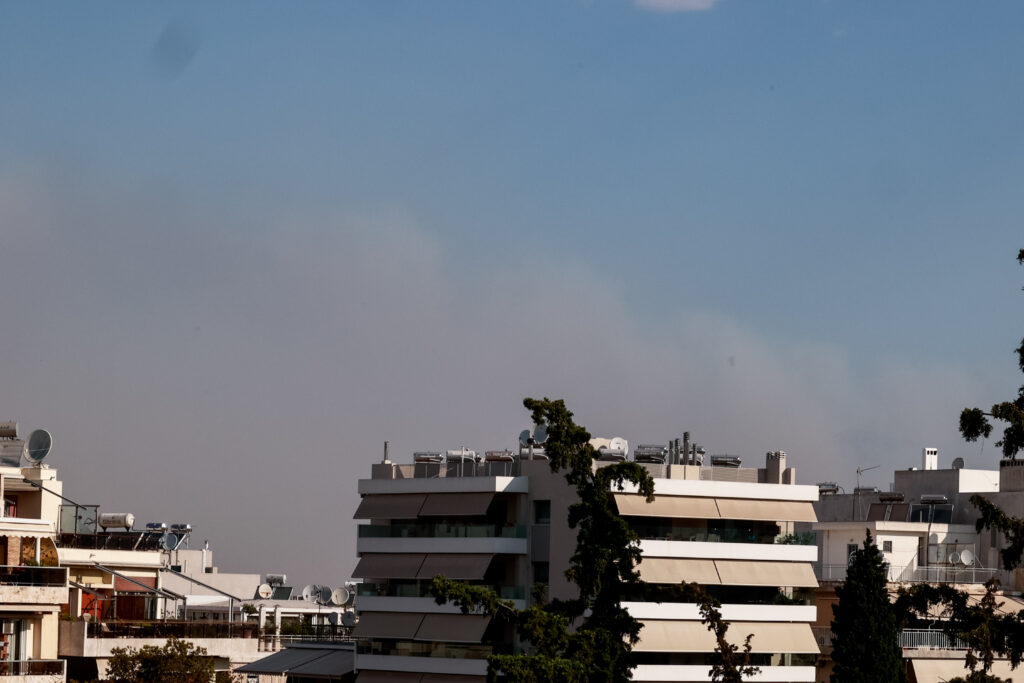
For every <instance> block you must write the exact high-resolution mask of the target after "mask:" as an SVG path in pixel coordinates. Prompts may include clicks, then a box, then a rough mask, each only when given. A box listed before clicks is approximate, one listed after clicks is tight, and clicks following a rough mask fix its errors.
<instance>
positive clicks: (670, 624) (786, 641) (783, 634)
mask: <svg viewBox="0 0 1024 683" xmlns="http://www.w3.org/2000/svg"><path fill="white" fill-rule="evenodd" d="M729 634H730V635H732V636H734V639H735V642H740V643H742V642H743V641H744V640H745V639H746V637H747V635H753V638H751V640H750V646H751V652H755V653H766V654H783V653H814V654H817V652H818V644H817V643H816V642H815V640H814V634H813V633H812V632H811V627H810V624H803V623H800V624H793V623H789V622H749V621H748V622H742V621H739V622H733V623H732V624H731V625H730V628H729ZM715 644H716V642H715V636H714V634H712V633H711V631H709V630H708V627H707V625H705V624H702V623H701V622H699V621H670V620H660V619H659V620H650V621H644V622H643V628H642V629H641V630H640V642H639V643H637V646H636V648H635V649H636V651H638V652H711V651H712V650H714V649H715Z"/></svg>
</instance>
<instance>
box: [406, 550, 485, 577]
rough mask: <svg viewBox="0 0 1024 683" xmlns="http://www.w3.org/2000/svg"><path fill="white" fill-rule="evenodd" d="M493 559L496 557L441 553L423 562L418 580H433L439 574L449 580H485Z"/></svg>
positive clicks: (432, 555) (428, 556) (428, 557)
mask: <svg viewBox="0 0 1024 683" xmlns="http://www.w3.org/2000/svg"><path fill="white" fill-rule="evenodd" d="M492 559H494V555H455V554H440V553H438V554H431V555H427V559H425V560H424V561H423V565H422V566H421V567H420V570H419V572H418V573H417V578H420V579H432V578H434V577H435V576H437V575H438V574H442V575H444V576H446V577H448V578H449V579H462V580H464V581H471V580H480V579H483V578H484V574H485V573H486V572H487V567H488V566H489V565H490V564H491V560H492Z"/></svg>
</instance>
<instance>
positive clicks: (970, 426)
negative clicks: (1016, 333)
mask: <svg viewBox="0 0 1024 683" xmlns="http://www.w3.org/2000/svg"><path fill="white" fill-rule="evenodd" d="M1017 263H1019V264H1021V265H1024V249H1021V250H1020V251H1019V252H1018V254H1017ZM1016 353H1017V366H1018V367H1019V368H1020V370H1021V372H1024V340H1021V344H1020V346H1018V347H1017V348H1016ZM989 418H992V419H995V420H1000V421H1001V422H1005V423H1006V427H1005V428H1004V429H1003V438H1002V439H1000V440H999V441H997V442H996V446H997V447H1000V448H1002V449H1003V457H1005V458H1009V459H1011V460H1013V459H1015V458H1016V457H1017V453H1019V452H1020V451H1021V450H1022V449H1024V386H1022V387H1020V388H1019V389H1018V390H1017V398H1015V399H1013V400H1012V401H1003V402H1001V403H996V404H995V405H993V406H992V408H991V409H990V410H989V412H987V413H986V412H985V411H983V410H982V409H981V408H964V410H963V412H962V413H960V433H961V434H962V435H963V437H964V438H965V439H966V440H967V441H976V440H977V439H979V438H985V439H987V438H988V437H989V435H991V434H992V423H991V422H989Z"/></svg>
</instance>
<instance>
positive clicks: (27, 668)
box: [0, 659, 65, 678]
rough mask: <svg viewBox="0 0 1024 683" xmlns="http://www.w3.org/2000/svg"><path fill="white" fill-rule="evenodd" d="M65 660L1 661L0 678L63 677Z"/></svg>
mask: <svg viewBox="0 0 1024 683" xmlns="http://www.w3.org/2000/svg"><path fill="white" fill-rule="evenodd" d="M64 665H65V662H64V660H63V659H16V660H7V661H0V678H3V677H5V676H63V675H64Z"/></svg>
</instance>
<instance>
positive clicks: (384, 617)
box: [353, 612, 423, 640]
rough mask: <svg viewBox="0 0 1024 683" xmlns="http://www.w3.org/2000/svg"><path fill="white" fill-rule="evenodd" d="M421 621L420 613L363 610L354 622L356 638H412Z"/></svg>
mask: <svg viewBox="0 0 1024 683" xmlns="http://www.w3.org/2000/svg"><path fill="white" fill-rule="evenodd" d="M422 621H423V615H422V614H410V613H407V612H363V613H362V614H360V615H359V623H358V624H356V629H355V633H353V635H354V636H355V637H356V638H392V639H394V640H412V639H413V638H414V637H415V636H416V632H417V631H418V630H419V628H420V623H421V622H422Z"/></svg>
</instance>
